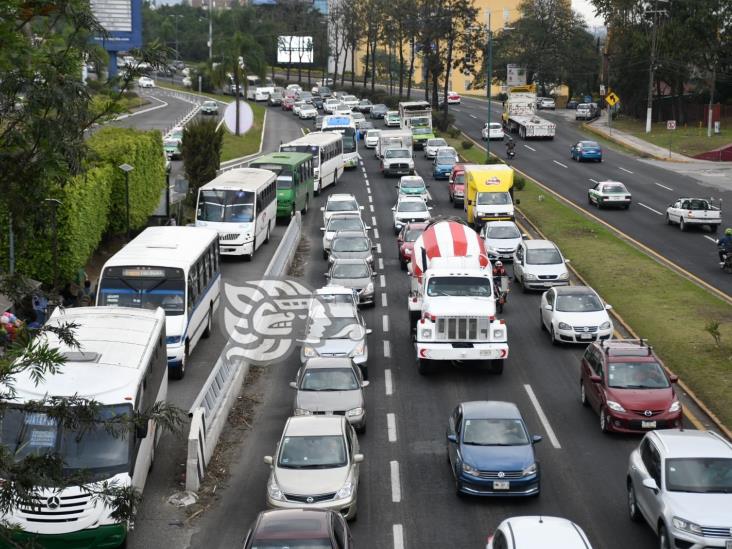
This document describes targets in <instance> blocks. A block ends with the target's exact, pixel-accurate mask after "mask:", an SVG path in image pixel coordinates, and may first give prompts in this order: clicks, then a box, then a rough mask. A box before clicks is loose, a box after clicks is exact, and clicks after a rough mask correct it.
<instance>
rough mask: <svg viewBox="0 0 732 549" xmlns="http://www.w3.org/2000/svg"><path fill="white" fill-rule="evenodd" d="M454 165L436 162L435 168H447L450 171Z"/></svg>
mask: <svg viewBox="0 0 732 549" xmlns="http://www.w3.org/2000/svg"><path fill="white" fill-rule="evenodd" d="M454 165H455V162H437V163H435V168H437V169H438V170H444V169H447V168H450V169H452V167H453V166H454Z"/></svg>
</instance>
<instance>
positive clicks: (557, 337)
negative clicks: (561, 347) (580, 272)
mask: <svg viewBox="0 0 732 549" xmlns="http://www.w3.org/2000/svg"><path fill="white" fill-rule="evenodd" d="M610 309H612V307H611V306H610V305H605V304H604V303H603V302H602V299H600V296H599V295H597V293H596V292H595V290H593V289H592V288H589V287H587V286H560V287H558V288H551V289H550V290H547V291H546V292H544V294H543V295H542V296H541V304H540V305H539V318H540V320H541V329H542V330H546V331H547V332H549V338H550V339H551V342H552V344H553V345H558V344H559V343H584V344H585V345H586V344H587V343H589V342H590V341H598V340H603V339H610V338H611V337H612V335H613V322H612V320H610V315H608V313H607V312H608V311H609V310H610Z"/></svg>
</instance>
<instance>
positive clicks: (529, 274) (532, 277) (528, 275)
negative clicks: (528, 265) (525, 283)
mask: <svg viewBox="0 0 732 549" xmlns="http://www.w3.org/2000/svg"><path fill="white" fill-rule="evenodd" d="M524 278H525V279H526V280H536V275H533V274H531V273H524Z"/></svg>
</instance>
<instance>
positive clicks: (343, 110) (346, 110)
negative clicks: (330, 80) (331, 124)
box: [333, 103, 353, 116]
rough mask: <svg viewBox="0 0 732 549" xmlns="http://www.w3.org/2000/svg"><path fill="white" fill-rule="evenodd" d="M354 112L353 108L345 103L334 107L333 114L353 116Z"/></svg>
mask: <svg viewBox="0 0 732 549" xmlns="http://www.w3.org/2000/svg"><path fill="white" fill-rule="evenodd" d="M352 113H353V111H351V108H350V107H349V106H348V105H345V104H343V103H341V104H340V105H338V106H337V107H336V108H335V109H333V114H336V115H338V116H351V114H352Z"/></svg>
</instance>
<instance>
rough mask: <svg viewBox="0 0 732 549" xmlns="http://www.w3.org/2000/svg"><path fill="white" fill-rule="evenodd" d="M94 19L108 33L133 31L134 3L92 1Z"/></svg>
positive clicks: (122, 0) (105, 0) (124, 1)
mask: <svg viewBox="0 0 732 549" xmlns="http://www.w3.org/2000/svg"><path fill="white" fill-rule="evenodd" d="M90 5H91V8H92V12H93V13H94V17H96V18H97V21H99V24H101V25H102V27H104V29H105V30H106V31H107V32H115V31H121V32H130V31H132V2H130V0H91V2H90Z"/></svg>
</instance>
